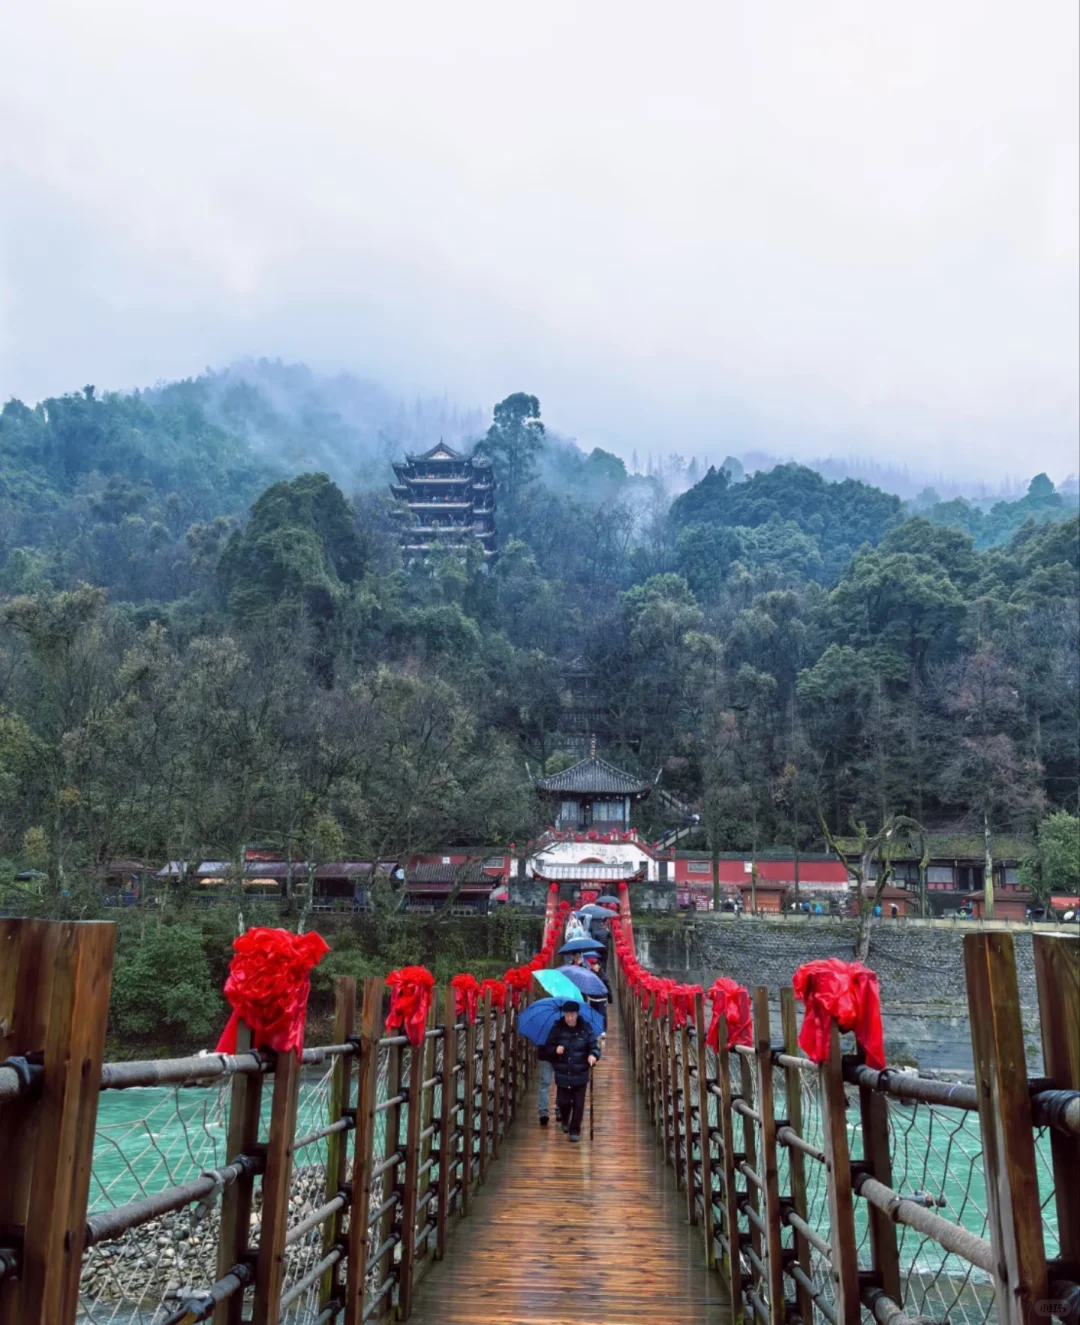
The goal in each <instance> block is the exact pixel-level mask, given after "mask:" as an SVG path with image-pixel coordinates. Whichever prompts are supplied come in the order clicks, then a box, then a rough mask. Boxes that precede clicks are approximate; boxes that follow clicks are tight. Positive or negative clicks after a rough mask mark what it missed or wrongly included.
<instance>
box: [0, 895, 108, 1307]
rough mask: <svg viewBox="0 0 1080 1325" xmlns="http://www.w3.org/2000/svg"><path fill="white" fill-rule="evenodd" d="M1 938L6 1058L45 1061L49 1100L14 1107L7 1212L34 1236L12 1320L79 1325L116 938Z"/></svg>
mask: <svg viewBox="0 0 1080 1325" xmlns="http://www.w3.org/2000/svg"><path fill="white" fill-rule="evenodd" d="M0 926H2V927H0V957H2V958H3V960H4V963H5V969H4V972H3V973H2V974H0V1020H2V1021H3V1025H2V1026H0V1035H2V1036H3V1040H2V1045H3V1051H2V1052H0V1058H3V1057H8V1056H12V1057H25V1056H26V1055H27V1054H32V1053H43V1054H44V1059H43V1062H44V1072H43V1077H42V1085H41V1094H40V1096H39V1097H38V1098H37V1099H35V1100H34V1101H32V1102H31V1101H24V1102H23V1103H22V1104H20V1103H19V1101H15V1103H14V1106H13V1105H11V1104H8V1105H5V1106H4V1108H5V1109H12V1108H13V1107H14V1110H15V1112H14V1113H13V1114H11V1115H10V1117H8V1118H5V1124H6V1126H5V1131H7V1133H8V1140H7V1142H6V1150H7V1153H6V1155H5V1156H4V1158H5V1161H7V1162H8V1163H10V1165H11V1167H5V1168H4V1169H3V1178H2V1180H0V1187H3V1188H5V1189H6V1190H5V1191H4V1193H3V1194H2V1195H0V1212H3V1213H4V1214H5V1215H8V1214H13V1215H14V1220H13V1223H14V1224H15V1225H17V1227H15V1228H14V1229H13V1230H12V1231H13V1232H14V1233H15V1234H16V1235H17V1234H18V1232H19V1231H20V1228H21V1231H22V1235H23V1236H22V1247H21V1249H20V1256H21V1269H20V1274H19V1278H18V1280H15V1281H6V1280H0V1320H3V1321H4V1322H5V1325H15V1323H16V1322H17V1323H18V1325H74V1321H75V1315H76V1312H77V1310H78V1302H79V1273H80V1270H81V1269H82V1254H83V1246H84V1241H85V1231H86V1208H87V1202H88V1197H89V1192H90V1173H91V1168H92V1165H93V1158H94V1129H95V1126H96V1123H97V1107H98V1097H99V1094H100V1090H101V1065H102V1059H103V1056H104V1049H105V1031H106V1025H107V1022H108V1015H109V990H110V986H111V983H112V964H113V951H114V948H115V943H116V926H115V925H113V924H106V923H102V922H97V921H53V922H49V921H27V920H15V921H0ZM39 962H45V964H46V965H45V967H44V969H37V964H38V963H39ZM5 1005H7V1006H5ZM9 1009H10V1011H9ZM31 1110H32V1112H31Z"/></svg>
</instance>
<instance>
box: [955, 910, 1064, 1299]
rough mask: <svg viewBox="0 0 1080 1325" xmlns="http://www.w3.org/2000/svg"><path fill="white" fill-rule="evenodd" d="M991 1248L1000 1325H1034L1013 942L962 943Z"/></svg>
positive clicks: (1034, 1268) (1035, 1285)
mask: <svg viewBox="0 0 1080 1325" xmlns="http://www.w3.org/2000/svg"><path fill="white" fill-rule="evenodd" d="M964 967H965V971H966V973H967V991H968V1008H969V1018H968V1019H969V1021H970V1023H971V1048H972V1054H973V1056H974V1059H975V1076H976V1085H977V1086H978V1097H979V1129H980V1131H981V1133H982V1142H983V1166H984V1172H985V1175H986V1202H987V1214H988V1215H989V1220H990V1244H991V1246H992V1247H993V1249H994V1258H995V1261H996V1262H997V1267H998V1273H997V1275H996V1276H995V1283H994V1286H995V1296H996V1299H997V1308H998V1319H999V1321H1000V1322H1001V1325H1020V1323H1021V1322H1030V1325H1035V1322H1036V1321H1039V1320H1041V1319H1042V1318H1043V1317H1042V1314H1041V1313H1042V1311H1043V1310H1044V1304H1045V1302H1046V1300H1047V1284H1046V1251H1045V1249H1044V1246H1043V1236H1042V1211H1041V1210H1040V1207H1039V1181H1038V1174H1037V1172H1036V1169H1035V1135H1034V1129H1033V1128H1032V1125H1031V1104H1030V1098H1029V1094H1028V1076H1027V1059H1026V1056H1025V1052H1024V1028H1023V1023H1022V1021H1021V1018H1020V994H1019V990H1018V988H1017V983H1016V958H1015V954H1014V951H1013V940H1012V935H1011V934H1007V933H1003V932H1000V931H984V932H981V933H977V934H966V935H965V936H964Z"/></svg>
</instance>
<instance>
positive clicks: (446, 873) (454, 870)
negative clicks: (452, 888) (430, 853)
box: [405, 865, 495, 888]
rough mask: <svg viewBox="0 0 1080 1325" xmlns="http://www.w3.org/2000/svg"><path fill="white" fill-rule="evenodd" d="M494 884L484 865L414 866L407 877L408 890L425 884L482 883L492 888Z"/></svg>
mask: <svg viewBox="0 0 1080 1325" xmlns="http://www.w3.org/2000/svg"><path fill="white" fill-rule="evenodd" d="M494 882H495V880H494V879H493V877H492V876H491V875H490V874H489V873H488V872H487V870H485V869H484V867H483V865H414V866H413V868H412V869H411V870H409V872H408V874H406V876H405V886H406V888H409V887H412V885H413V884H423V883H447V884H450V883H462V884H466V883H472V884H476V883H482V884H485V885H487V886H488V887H490V886H492V885H493V884H494Z"/></svg>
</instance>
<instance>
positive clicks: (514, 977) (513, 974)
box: [503, 966, 532, 1008]
mask: <svg viewBox="0 0 1080 1325" xmlns="http://www.w3.org/2000/svg"><path fill="white" fill-rule="evenodd" d="M503 983H504V984H505V985H506V987H507V989H509V991H510V1002H511V1004H512V1005H513V1006H514V1007H515V1008H516V1007H517V1005H518V1003H519V1002H520V1001H521V995H522V994H523V993H524V992H525V990H526V989H528V987H529V986H530V985H531V984H532V970H531V969H530V968H529V967H528V966H514V967H512V968H511V969H510V970H509V971H504V972H503Z"/></svg>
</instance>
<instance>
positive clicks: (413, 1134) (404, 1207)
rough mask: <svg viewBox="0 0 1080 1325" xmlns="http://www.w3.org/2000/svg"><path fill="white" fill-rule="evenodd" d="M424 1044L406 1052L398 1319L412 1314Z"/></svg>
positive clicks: (403, 1318)
mask: <svg viewBox="0 0 1080 1325" xmlns="http://www.w3.org/2000/svg"><path fill="white" fill-rule="evenodd" d="M428 1043H429V1041H428V1040H426V1039H425V1040H422V1041H421V1042H420V1044H418V1045H414V1046H412V1047H411V1048H410V1050H409V1099H408V1114H407V1117H406V1121H405V1189H404V1193H403V1195H402V1199H401V1259H400V1261H399V1262H398V1272H399V1278H398V1315H399V1317H400V1319H402V1320H408V1319H409V1316H410V1315H411V1313H412V1293H413V1267H414V1266H415V1264H416V1206H417V1198H418V1196H419V1192H418V1191H417V1183H418V1174H419V1170H420V1132H421V1130H422V1128H423V1121H424V1069H425V1064H426V1061H427V1053H426V1052H425V1050H426V1048H427V1045H428Z"/></svg>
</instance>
